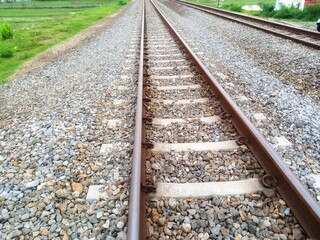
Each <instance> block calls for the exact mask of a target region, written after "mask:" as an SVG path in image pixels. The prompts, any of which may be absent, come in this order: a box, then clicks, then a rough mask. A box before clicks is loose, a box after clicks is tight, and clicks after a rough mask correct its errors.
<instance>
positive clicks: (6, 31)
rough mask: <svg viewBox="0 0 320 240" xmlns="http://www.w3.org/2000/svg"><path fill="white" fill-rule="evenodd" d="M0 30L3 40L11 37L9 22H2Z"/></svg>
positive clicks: (11, 31)
mask: <svg viewBox="0 0 320 240" xmlns="http://www.w3.org/2000/svg"><path fill="white" fill-rule="evenodd" d="M0 31H1V35H2V39H3V40H6V39H10V38H13V30H12V28H11V26H10V24H9V23H7V22H5V23H4V24H2V26H1V28H0Z"/></svg>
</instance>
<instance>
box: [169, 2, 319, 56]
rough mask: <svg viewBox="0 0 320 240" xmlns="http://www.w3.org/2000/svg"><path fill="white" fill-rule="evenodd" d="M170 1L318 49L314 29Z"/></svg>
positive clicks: (316, 33)
mask: <svg viewBox="0 0 320 240" xmlns="http://www.w3.org/2000/svg"><path fill="white" fill-rule="evenodd" d="M171 1H172V2H175V3H177V4H181V5H183V6H187V7H191V8H193V9H197V10H200V11H202V12H205V13H208V14H211V15H214V16H217V17H221V18H224V19H227V20H230V21H233V22H237V23H240V24H243V25H246V26H249V27H252V28H255V29H258V30H261V31H264V32H266V33H270V34H273V35H275V36H278V37H282V38H284V39H289V40H292V41H294V42H296V43H300V44H302V45H305V46H308V47H311V48H314V49H317V50H320V33H319V32H316V31H311V30H307V29H303V28H297V27H293V26H289V25H286V24H282V23H278V22H274V21H269V20H265V19H262V18H257V17H250V16H247V15H244V14H239V13H235V12H230V11H226V10H222V9H218V8H211V7H207V6H203V5H198V4H194V3H189V2H185V1H180V0H171Z"/></svg>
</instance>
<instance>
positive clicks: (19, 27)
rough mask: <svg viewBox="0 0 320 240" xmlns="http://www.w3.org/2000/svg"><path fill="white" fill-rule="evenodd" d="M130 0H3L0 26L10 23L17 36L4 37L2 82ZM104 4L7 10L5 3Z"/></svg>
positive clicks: (1, 43) (0, 50)
mask: <svg viewBox="0 0 320 240" xmlns="http://www.w3.org/2000/svg"><path fill="white" fill-rule="evenodd" d="M128 1H129V0H91V1H89V0H84V1H37V2H36V1H34V2H24V3H21V2H20V3H0V25H2V24H3V23H4V22H8V23H9V24H10V25H11V27H12V29H13V39H7V40H3V39H0V84H1V83H3V82H4V81H5V79H6V78H8V77H9V76H10V75H12V74H13V73H14V72H15V71H16V70H17V69H18V68H19V67H20V66H21V65H22V64H23V63H25V62H26V61H28V60H30V59H31V58H33V57H34V56H35V55H37V54H39V53H41V52H43V51H45V50H47V49H48V48H50V47H52V46H54V45H56V44H57V43H60V42H62V41H64V40H66V39H68V38H70V37H71V36H73V35H75V34H76V33H78V32H80V31H81V30H84V29H85V28H87V27H89V26H90V25H92V24H93V23H95V22H97V21H98V20H101V19H103V18H104V17H105V16H107V15H110V14H112V13H113V12H115V11H116V10H118V9H119V8H121V7H122V6H123V5H124V4H126V3H127V2H128ZM22 4H25V5H27V6H34V5H37V6H61V5H68V6H71V5H74V6H75V5H76V6H79V5H93V4H97V5H101V7H95V8H81V9H79V8H76V9H75V8H59V9H28V8H26V9H3V8H1V7H2V6H8V5H10V6H21V5H22ZM27 6H26V7H27Z"/></svg>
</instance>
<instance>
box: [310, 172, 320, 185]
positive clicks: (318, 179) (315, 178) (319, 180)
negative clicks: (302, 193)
mask: <svg viewBox="0 0 320 240" xmlns="http://www.w3.org/2000/svg"><path fill="white" fill-rule="evenodd" d="M310 177H311V179H312V180H313V181H314V184H313V186H314V187H315V188H320V175H316V174H311V175H310Z"/></svg>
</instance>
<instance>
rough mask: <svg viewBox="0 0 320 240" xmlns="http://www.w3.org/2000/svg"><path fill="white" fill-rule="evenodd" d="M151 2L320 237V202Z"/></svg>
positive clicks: (304, 223)
mask: <svg viewBox="0 0 320 240" xmlns="http://www.w3.org/2000/svg"><path fill="white" fill-rule="evenodd" d="M151 2H152V4H153V5H154V7H155V8H156V10H157V12H158V13H159V15H160V17H161V18H162V19H163V21H164V23H165V25H167V26H168V28H169V29H170V32H171V33H172V34H173V35H174V36H175V38H176V39H177V41H178V42H179V43H180V44H181V45H182V46H183V47H184V48H185V49H186V50H187V55H188V56H189V58H190V59H191V60H192V61H193V63H194V65H195V66H196V68H197V70H198V71H199V72H200V73H201V75H202V77H203V78H204V79H205V80H207V82H208V83H209V85H210V86H211V88H212V90H213V93H214V94H215V95H216V96H217V97H218V99H219V100H220V101H221V105H222V108H223V109H224V111H226V112H227V113H228V114H229V115H230V117H231V121H232V123H233V124H234V126H235V128H236V129H237V131H238V132H239V134H240V135H241V136H242V137H243V138H244V139H246V141H245V144H246V145H247V147H248V148H249V149H250V150H251V151H252V152H253V154H254V156H255V157H256V158H257V160H258V161H259V163H260V164H261V166H262V167H263V168H264V169H265V171H266V173H267V174H268V175H269V176H271V177H272V178H274V179H275V180H276V182H277V184H276V185H275V186H273V187H275V188H277V190H278V191H279V193H280V194H281V196H282V197H283V198H284V199H285V201H286V202H287V204H288V206H289V207H290V208H291V210H292V212H293V213H294V215H295V217H296V218H297V220H298V221H299V223H300V224H301V225H302V227H303V228H304V230H305V231H306V233H307V235H308V236H309V237H310V238H315V239H317V238H318V237H319V236H320V207H319V205H318V203H317V202H316V201H315V199H314V198H313V197H312V196H311V195H310V193H309V192H308V191H307V189H306V188H305V187H304V186H303V185H302V183H301V182H300V181H299V180H298V179H297V177H296V176H295V175H294V174H293V173H292V172H291V171H290V169H289V168H288V167H287V166H286V165H285V163H284V162H283V160H282V159H281V158H280V156H279V155H278V154H277V153H276V152H275V150H274V149H273V148H272V147H271V145H270V144H269V143H268V142H267V141H266V140H265V138H264V137H263V136H262V135H261V133H260V132H259V131H258V130H257V129H256V128H255V127H254V125H253V124H252V123H251V122H250V121H249V119H248V118H247V117H246V116H245V115H244V113H243V112H242V111H241V110H240V109H239V108H238V106H237V105H236V104H235V102H234V101H233V100H232V99H231V97H230V96H229V95H228V94H227V93H226V91H225V90H224V89H223V88H222V87H221V86H220V84H219V83H218V81H217V80H216V79H215V78H214V76H213V75H212V74H211V73H210V71H209V70H208V69H207V68H206V67H205V65H204V64H203V63H202V62H201V61H200V59H199V58H198V57H197V56H196V54H195V53H194V52H193V51H192V50H191V48H190V47H189V46H188V45H187V43H186V42H185V41H184V40H183V39H182V37H181V36H180V35H179V33H178V32H177V31H176V30H175V29H174V28H173V26H172V25H171V24H170V23H169V21H168V20H167V19H166V17H165V16H164V15H163V13H162V12H161V10H160V9H159V8H158V7H156V4H155V3H154V2H153V1H152V0H151Z"/></svg>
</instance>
